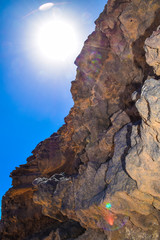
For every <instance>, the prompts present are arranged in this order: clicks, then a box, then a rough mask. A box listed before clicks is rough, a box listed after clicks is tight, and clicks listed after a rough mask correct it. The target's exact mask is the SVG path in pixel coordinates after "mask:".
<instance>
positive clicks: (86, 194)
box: [0, 0, 160, 240]
mask: <svg viewBox="0 0 160 240" xmlns="http://www.w3.org/2000/svg"><path fill="white" fill-rule="evenodd" d="M95 23H96V28H95V31H94V32H93V33H92V34H91V35H90V36H89V37H88V39H87V40H86V42H85V43H84V47H83V49H82V51H81V53H80V55H79V56H78V57H77V59H76V61H75V64H76V65H77V75H76V79H75V81H73V82H72V88H71V92H72V96H73V100H74V106H73V108H72V109H71V111H70V113H69V115H68V116H67V117H66V118H65V125H64V126H62V127H61V128H60V129H59V130H58V132H57V133H54V134H53V135H52V136H51V137H49V138H48V139H46V140H45V141H43V142H41V143H40V144H38V145H37V147H36V148H35V150H34V151H33V155H32V156H31V157H29V158H28V159H27V163H26V164H24V165H21V166H20V167H18V168H16V170H14V171H13V172H12V173H11V177H12V179H13V182H12V183H13V187H12V188H11V189H10V190H9V191H8V192H7V193H6V195H5V196H4V197H3V204H2V220H1V223H0V239H2V240H10V239H12V240H14V239H16V240H24V239H27V240H35V239H43V240H50V239H52V240H53V239H54V240H58V239H60V240H62V239H68V240H69V239H70V240H71V239H94V237H93V236H96V238H97V239H102V240H103V239H107V238H108V239H111V240H114V239H115V240H116V239H120V240H124V239H131V240H132V239H136V240H141V239H146V240H153V239H154V240H158V239H159V238H160V235H159V224H160V217H159V210H160V202H159V199H160V196H159V194H160V193H159V185H158V181H159V176H158V169H159V135H158V134H159V122H158V121H159V96H158V89H159V85H158V83H159V82H157V81H156V80H147V81H146V82H145V86H144V88H143V91H142V95H141V98H140V100H139V101H138V102H137V108H138V111H139V113H140V115H139V113H138V111H137V109H136V107H135V101H136V100H137V98H138V97H137V96H139V95H138V94H132V93H133V92H135V93H136V92H138V93H139V92H140V90H141V86H142V84H143V81H144V79H146V77H147V76H148V75H153V70H152V68H151V67H149V65H148V64H147V63H146V61H145V52H144V42H145V40H146V39H147V40H146V42H145V44H146V46H149V47H150V48H152V47H153V46H151V42H152V39H153V38H154V37H156V38H158V36H159V32H158V31H159V30H157V33H156V34H155V33H154V34H153V35H152V37H150V36H151V34H152V32H153V31H154V30H156V29H157V27H158V25H159V23H160V1H159V0H154V1H153V0H145V1H144V0H126V1H121V0H109V1H108V3H107V5H106V6H105V8H104V11H103V12H102V13H101V14H100V17H99V18H98V19H97V20H96V22H95ZM149 37H150V38H149ZM157 42H158V40H157V39H156V43H157ZM146 48H147V47H146ZM155 48H156V49H159V45H158V44H157V45H156V46H155ZM147 49H148V48H147ZM148 51H149V50H148ZM158 51H159V50H158ZM158 51H157V52H158ZM151 52H152V51H151ZM149 55H150V54H149ZM149 58H151V57H150V56H149ZM152 58H155V55H154V54H153V57H152ZM147 62H148V63H149V64H150V62H152V61H149V60H147ZM153 62H154V64H152V63H151V64H150V65H151V66H153V65H156V66H157V65H158V64H159V62H158V60H157V59H156V61H153ZM156 74H158V68H156ZM156 89H157V91H156ZM151 108H152V109H151ZM140 116H141V117H142V124H141V126H140V122H138V120H140ZM126 156H127V158H126ZM141 171H142V173H141ZM35 179H36V180H35ZM32 182H34V186H33V185H32ZM107 203H110V204H111V206H110V207H109V209H107V208H106V204H107ZM71 219H72V220H71ZM70 221H73V222H72V223H71V222H70ZM77 222H78V223H77ZM79 223H80V224H81V226H80V225H77V224H79ZM64 224H65V225H64ZM67 224H69V225H67ZM73 225H74V226H76V230H75V232H76V233H77V235H76V236H75V235H74V236H73V235H71V234H69V233H67V231H66V230H64V235H63V234H61V233H62V232H63V231H61V230H60V229H64V228H65V227H64V226H68V228H71V227H72V226H73ZM63 227H64V228H63ZM46 229H47V230H46ZM85 230H86V232H85V233H83V232H84V231H85ZM78 235H81V236H79V237H78Z"/></svg>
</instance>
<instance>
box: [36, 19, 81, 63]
mask: <svg viewBox="0 0 160 240" xmlns="http://www.w3.org/2000/svg"><path fill="white" fill-rule="evenodd" d="M34 45H35V47H36V49H37V52H38V56H41V57H42V58H45V60H49V61H56V62H57V61H58V62H59V61H65V60H67V59H69V58H72V57H75V55H76V54H77V51H79V49H78V48H79V39H78V34H77V32H76V28H75V27H74V23H72V22H70V21H67V20H66V19H62V18H61V19H58V18H57V19H49V20H48V19H46V20H45V21H43V22H41V24H39V26H38V28H37V30H36V31H35V43H34Z"/></svg>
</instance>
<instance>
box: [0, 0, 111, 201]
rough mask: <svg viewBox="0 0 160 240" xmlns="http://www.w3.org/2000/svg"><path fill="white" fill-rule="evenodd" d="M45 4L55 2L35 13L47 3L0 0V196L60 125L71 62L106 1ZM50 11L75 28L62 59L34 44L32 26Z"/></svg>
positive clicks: (72, 70)
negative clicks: (18, 169)
mask: <svg viewBox="0 0 160 240" xmlns="http://www.w3.org/2000/svg"><path fill="white" fill-rule="evenodd" d="M51 2H52V3H55V5H54V6H53V7H52V8H51V9H49V10H45V11H40V10H39V9H38V8H39V7H40V6H41V5H42V4H45V3H47V1H45V0H16V1H15V0H7V1H6V0H1V4H0V109H1V116H0V149H1V152H0V200H1V198H2V196H3V195H4V193H5V192H6V191H7V190H8V189H9V188H10V186H11V179H10V178H9V174H10V172H11V171H12V170H14V169H15V167H16V166H19V165H20V164H24V163H25V162H26V158H27V157H28V156H30V155H31V151H32V150H33V149H34V148H35V147H36V145H37V144H38V143H39V142H40V141H42V140H44V139H45V138H47V137H49V136H50V135H51V134H52V133H53V132H55V131H57V130H58V128H59V127H61V126H62V124H63V123H64V121H63V119H64V117H65V116H66V115H67V114H68V113H69V110H70V108H71V107H72V105H73V101H72V97H71V93H70V87H71V84H70V82H71V81H73V80H74V79H75V72H76V67H75V66H74V60H75V58H76V56H77V55H78V54H79V52H80V50H81V48H82V46H83V43H84V41H85V40H86V38H87V36H88V35H89V34H90V33H91V32H92V31H93V30H94V27H95V26H94V21H95V20H96V18H97V17H98V16H99V14H100V13H101V12H102V10H103V9H104V5H105V4H106V3H107V0H81V1H80V0H69V1H65V2H64V1H62V0H61V1H60V0H57V1H55V2H53V1H51ZM60 3H62V4H60ZM54 14H56V16H58V17H59V19H61V18H62V19H63V21H68V23H69V24H70V25H72V23H73V29H75V30H76V31H75V32H74V34H75V36H76V38H75V40H74V41H77V43H78V44H77V47H76V49H75V51H73V53H72V54H71V56H68V55H67V57H66V58H65V59H61V58H62V57H61V58H60V59H58V56H55V58H53V59H52V58H48V59H47V57H46V56H44V55H43V54H42V52H43V51H41V50H43V49H41V50H40V49H38V48H37V45H38V44H39V43H38V42H37V44H36V42H35V39H36V34H37V38H38V34H39V33H38V28H39V27H40V26H42V25H43V23H45V21H46V19H47V18H49V17H50V16H53V15H54ZM44 27H45V26H44ZM61 28H62V29H61V32H59V33H57V34H61V44H62V45H63V41H64V42H67V33H66V30H65V29H66V27H65V26H64V28H63V26H62V27H61ZM44 35H45V34H44ZM73 39H74V37H73ZM51 40H52V39H51ZM44 47H46V46H44ZM67 48H68V49H69V50H70V49H72V46H71V45H68V47H67ZM56 49H58V48H57V47H55V48H54V49H52V51H55V50H56ZM49 51H50V49H49ZM59 55H60V54H59ZM56 59H58V60H57V61H56Z"/></svg>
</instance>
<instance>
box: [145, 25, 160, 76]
mask: <svg viewBox="0 0 160 240" xmlns="http://www.w3.org/2000/svg"><path fill="white" fill-rule="evenodd" d="M145 51H146V62H147V63H148V64H149V65H150V66H152V67H153V68H154V72H155V74H156V75H158V76H159V75H160V27H158V28H157V30H156V31H154V32H153V34H152V35H151V36H150V37H149V38H147V39H146V40H145Z"/></svg>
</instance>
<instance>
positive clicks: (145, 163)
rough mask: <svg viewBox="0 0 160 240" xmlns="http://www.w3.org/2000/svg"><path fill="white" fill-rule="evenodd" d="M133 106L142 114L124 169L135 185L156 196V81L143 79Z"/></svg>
mask: <svg viewBox="0 0 160 240" xmlns="http://www.w3.org/2000/svg"><path fill="white" fill-rule="evenodd" d="M136 106H137V108H138V110H139V113H140V115H141V117H142V124H141V126H140V130H139V131H140V134H138V129H137V128H134V131H133V134H132V148H131V150H130V152H129V154H128V156H127V162H126V164H127V172H128V173H129V175H130V176H131V177H132V178H133V179H135V180H136V182H137V186H138V189H139V190H140V191H142V192H144V193H147V194H150V195H152V196H154V197H158V198H160V187H159V186H160V175H159V172H160V82H159V81H157V80H154V79H149V80H146V81H145V83H144V86H143V88H142V94H141V98H140V99H139V100H138V101H137V103H136Z"/></svg>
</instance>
